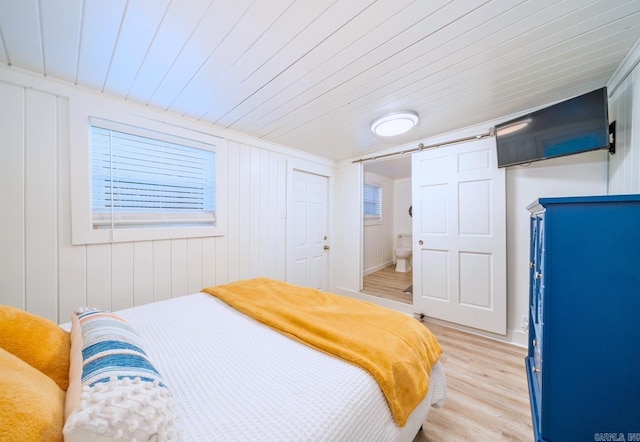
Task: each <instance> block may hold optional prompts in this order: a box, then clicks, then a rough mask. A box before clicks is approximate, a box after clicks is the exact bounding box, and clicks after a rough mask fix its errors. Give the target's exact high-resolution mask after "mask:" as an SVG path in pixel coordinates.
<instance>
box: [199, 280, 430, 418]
mask: <svg viewBox="0 0 640 442" xmlns="http://www.w3.org/2000/svg"><path fill="white" fill-rule="evenodd" d="M202 291H203V292H206V293H209V294H211V295H213V296H215V297H217V298H219V299H221V300H222V301H224V302H226V303H227V304H229V305H230V306H232V307H234V308H235V309H236V310H238V311H240V312H242V313H244V314H246V315H248V316H250V317H252V318H254V319H256V320H257V321H259V322H262V323H264V324H266V325H268V326H270V327H272V328H274V329H276V330H278V331H281V332H283V333H285V334H287V335H289V336H291V337H293V338H295V339H297V340H299V341H301V342H303V343H304V344H306V345H309V346H311V347H313V348H315V349H317V350H321V351H323V352H326V353H329V354H331V355H334V356H336V357H339V358H342V359H344V360H345V361H348V362H350V363H353V364H355V365H357V366H359V367H361V368H362V369H364V370H366V371H367V372H369V373H370V374H371V375H372V376H373V378H374V379H375V380H376V381H377V382H378V384H379V385H380V388H381V390H382V392H383V393H384V395H385V397H386V399H387V402H388V403H389V408H390V409H391V413H392V414H393V417H394V418H395V420H396V423H397V424H398V426H400V427H402V426H404V425H405V423H406V422H407V419H408V418H409V415H410V414H411V412H412V411H413V410H414V409H415V407H416V406H417V405H418V404H419V403H420V402H421V401H422V400H423V399H424V397H425V395H426V393H427V391H428V389H429V373H430V372H431V367H432V366H433V365H434V364H435V363H436V361H437V360H438V358H439V357H440V354H441V353H442V349H441V348H440V345H439V344H438V342H437V340H436V338H435V337H434V336H433V334H432V333H431V332H430V331H429V330H428V329H427V328H426V327H425V326H424V325H422V324H421V323H420V322H418V321H417V320H416V319H414V318H412V317H410V316H407V315H405V314H403V313H400V312H396V311H394V310H390V309H387V308H384V307H380V306H378V305H376V304H373V303H369V302H364V301H359V300H356V299H352V298H348V297H345V296H339V295H335V294H331V293H325V292H321V291H319V290H315V289H310V288H306V287H299V286H295V285H291V284H288V283H284V282H281V281H276V280H272V279H267V278H256V279H251V280H246V281H239V282H235V283H232V284H227V285H222V286H215V287H207V288H205V289H203V290H202Z"/></svg>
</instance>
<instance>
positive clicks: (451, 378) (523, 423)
mask: <svg viewBox="0 0 640 442" xmlns="http://www.w3.org/2000/svg"><path fill="white" fill-rule="evenodd" d="M411 283H412V274H411V272H408V273H398V272H395V269H394V267H393V266H389V267H386V268H384V269H382V270H380V271H378V272H375V273H372V274H370V275H367V276H365V278H364V280H363V290H362V291H363V292H364V293H367V294H370V295H375V296H381V297H384V298H387V299H392V300H394V301H400V302H405V303H407V304H411V303H412V302H413V301H412V295H411V294H410V293H404V292H403V290H404V289H405V288H407V287H408V286H409V285H411ZM425 326H427V327H428V328H429V329H430V330H431V331H432V332H433V333H434V334H435V335H436V338H437V339H438V342H440V345H441V346H442V348H443V350H444V353H443V356H442V362H443V363H444V367H445V372H446V374H447V384H448V388H447V402H446V404H445V406H444V407H442V408H432V409H431V410H430V411H429V415H428V416H427V420H426V422H425V424H424V426H423V431H420V432H419V433H418V434H417V435H416V437H415V439H414V442H458V441H474V442H475V441H478V442H484V441H487V442H489V441H491V442H498V441H530V440H533V430H532V426H531V414H530V411H529V395H528V391H527V378H526V373H525V367H524V357H525V355H526V350H525V349H524V348H521V347H517V346H513V345H510V344H506V343H504V342H499V341H495V340H493V339H489V338H485V337H482V336H478V335H474V334H471V333H466V332H463V331H459V330H456V329H454V328H450V327H446V326H443V325H441V324H436V323H434V322H428V321H427V322H425Z"/></svg>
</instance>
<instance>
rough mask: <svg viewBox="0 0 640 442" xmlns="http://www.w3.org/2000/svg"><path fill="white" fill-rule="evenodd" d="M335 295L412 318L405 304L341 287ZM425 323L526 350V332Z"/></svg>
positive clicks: (437, 320) (443, 322)
mask: <svg viewBox="0 0 640 442" xmlns="http://www.w3.org/2000/svg"><path fill="white" fill-rule="evenodd" d="M335 293H338V294H340V295H345V296H350V297H352V298H355V299H359V300H361V301H368V302H372V303H374V304H378V305H381V306H382V307H387V308H390V309H393V310H397V311H399V312H402V313H405V314H407V315H410V316H413V315H414V311H413V305H411V304H405V303H402V302H396V301H392V300H390V299H385V298H380V297H378V296H372V295H368V294H366V293H362V292H358V291H355V290H352V289H345V288H341V287H336V289H335ZM424 321H425V322H433V323H435V324H439V325H443V326H445V327H449V328H453V329H456V330H460V331H463V332H466V333H471V334H474V335H477V336H482V337H485V338H489V339H493V340H495V341H500V342H504V343H506V344H511V345H515V346H517V347H524V348H526V347H527V345H528V341H529V339H528V335H527V333H526V332H524V331H522V330H511V329H508V330H507V334H506V335H505V336H503V335H498V334H495V333H491V332H486V331H484V330H478V329H475V328H472V327H467V326H465V325H460V324H455V323H453V322H448V321H443V320H441V319H436V318H432V317H430V316H426V317H425V319H424Z"/></svg>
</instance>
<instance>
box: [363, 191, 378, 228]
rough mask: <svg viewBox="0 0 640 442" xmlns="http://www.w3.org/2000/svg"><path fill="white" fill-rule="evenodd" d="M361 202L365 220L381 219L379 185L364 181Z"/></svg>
mask: <svg viewBox="0 0 640 442" xmlns="http://www.w3.org/2000/svg"><path fill="white" fill-rule="evenodd" d="M363 203H364V204H363V207H364V219H365V220H367V221H373V220H380V219H382V188H381V187H380V186H378V185H376V184H366V183H365V185H364V201H363Z"/></svg>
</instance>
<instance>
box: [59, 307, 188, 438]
mask: <svg viewBox="0 0 640 442" xmlns="http://www.w3.org/2000/svg"><path fill="white" fill-rule="evenodd" d="M77 319H78V320H77V321H75V320H74V321H72V323H73V325H74V326H76V325H79V326H80V328H81V330H82V333H76V334H75V335H76V339H77V337H78V336H80V337H81V339H82V343H81V345H78V346H76V348H78V347H79V348H82V355H81V356H80V355H78V354H75V355H74V354H73V352H72V356H71V358H72V360H73V359H74V358H77V357H81V358H82V376H81V379H70V380H69V382H70V384H75V383H80V387H79V388H77V389H75V388H70V390H71V391H72V392H73V391H80V395H79V396H80V397H79V398H67V400H68V401H69V402H70V403H72V404H73V406H74V407H75V408H74V409H72V410H69V416H68V418H67V420H66V422H65V425H64V429H63V433H64V438H65V441H68V442H74V441H78V442H79V441H83V442H84V441H89V440H91V441H107V440H118V439H120V440H126V441H148V440H154V441H158V442H159V441H173V440H178V437H179V435H178V431H177V429H176V426H175V419H176V414H175V411H174V404H173V400H172V398H171V393H170V391H169V390H168V388H167V387H166V385H165V384H164V383H163V381H162V378H161V376H160V374H159V373H158V371H157V370H156V368H155V367H154V366H153V364H152V363H151V362H150V361H149V358H148V356H147V355H146V353H145V352H144V350H143V349H142V348H143V345H142V341H141V339H140V337H139V336H138V334H137V332H136V331H135V330H134V329H133V328H132V327H131V325H129V324H128V323H127V322H125V321H124V320H123V319H122V318H119V317H117V316H116V315H113V314H112V313H109V312H104V311H98V310H93V311H86V312H82V313H79V314H78V315H77ZM72 335H73V333H72ZM72 339H73V338H72ZM74 344H75V343H72V349H73V345H74ZM72 365H73V362H72ZM76 377H77V376H76ZM74 394H77V393H74ZM78 399H79V400H78ZM76 404H77V405H76Z"/></svg>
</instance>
